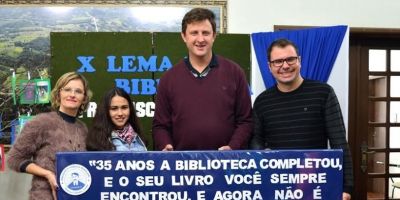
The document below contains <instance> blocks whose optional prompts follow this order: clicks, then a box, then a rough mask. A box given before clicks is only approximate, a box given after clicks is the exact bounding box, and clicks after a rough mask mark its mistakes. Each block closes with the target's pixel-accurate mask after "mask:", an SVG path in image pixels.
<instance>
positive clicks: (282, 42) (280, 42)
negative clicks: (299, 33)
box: [267, 38, 299, 61]
mask: <svg viewBox="0 0 400 200" xmlns="http://www.w3.org/2000/svg"><path fill="white" fill-rule="evenodd" d="M287 46H292V47H294V49H295V50H296V54H297V56H299V48H297V45H296V44H295V43H294V42H292V41H290V40H288V39H286V38H280V39H277V40H275V41H273V42H272V43H271V45H269V47H268V50H267V56H268V61H271V51H272V48H274V47H279V48H285V47H287Z"/></svg>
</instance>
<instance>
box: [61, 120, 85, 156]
mask: <svg viewBox="0 0 400 200" xmlns="http://www.w3.org/2000/svg"><path fill="white" fill-rule="evenodd" d="M59 114H60V117H61V120H62V121H63V128H64V133H65V134H68V138H69V139H68V142H69V143H70V145H71V150H72V151H78V150H80V147H81V144H80V143H79V141H80V135H79V133H78V127H77V126H76V125H75V132H74V133H73V135H71V133H70V132H71V131H69V130H68V129H67V122H66V121H67V119H66V118H67V116H63V115H66V114H64V113H59ZM68 117H69V116H68ZM71 124H73V123H72V122H71Z"/></svg>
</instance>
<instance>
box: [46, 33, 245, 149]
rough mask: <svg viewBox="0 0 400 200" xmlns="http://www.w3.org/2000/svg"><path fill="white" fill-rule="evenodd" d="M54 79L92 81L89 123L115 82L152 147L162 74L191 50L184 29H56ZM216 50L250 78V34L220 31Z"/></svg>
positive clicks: (52, 43)
mask: <svg viewBox="0 0 400 200" xmlns="http://www.w3.org/2000/svg"><path fill="white" fill-rule="evenodd" d="M50 46H51V68H50V74H51V75H52V76H51V85H52V86H54V85H55V82H56V81H57V79H58V78H59V77H60V76H61V75H62V74H64V73H65V72H69V71H79V72H81V73H82V74H83V75H84V76H85V77H86V78H87V79H88V81H89V85H90V88H91V89H92V91H93V94H94V95H93V99H92V102H90V104H89V108H88V111H87V112H85V113H84V114H83V116H82V120H83V121H84V122H86V123H87V125H90V122H91V119H92V118H93V116H94V114H95V110H96V107H97V105H98V104H99V100H100V98H101V97H102V95H103V94H104V92H105V91H107V90H108V89H110V88H111V87H114V86H117V87H121V88H123V89H125V90H126V91H127V92H128V93H130V94H131V97H132V98H133V101H134V102H135V104H136V109H137V114H138V116H139V117H140V122H141V124H142V127H143V131H144V133H145V136H146V139H147V141H148V144H149V149H152V141H151V123H152V117H153V116H154V108H155V105H154V98H155V95H156V93H157V91H156V89H157V85H158V81H159V78H160V77H161V76H162V74H163V73H164V72H165V71H166V70H168V69H169V68H171V67H172V66H173V65H174V64H176V63H177V62H178V61H179V60H181V59H183V57H185V56H186V55H187V49H186V46H185V44H184V43H183V41H182V38H181V34H180V33H166V32H157V33H150V32H89V33H83V32H52V33H51V34H50ZM214 51H215V53H216V54H218V55H222V56H225V57H227V58H229V59H231V60H233V61H235V62H237V63H238V64H239V65H241V67H242V68H243V70H244V71H245V73H246V75H247V80H248V81H249V79H250V66H251V64H250V35H247V34H218V35H217V39H216V41H215V44H214Z"/></svg>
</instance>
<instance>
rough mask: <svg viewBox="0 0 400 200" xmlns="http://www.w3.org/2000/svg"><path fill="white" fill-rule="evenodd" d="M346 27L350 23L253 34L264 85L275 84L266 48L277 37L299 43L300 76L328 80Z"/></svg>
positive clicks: (322, 80) (267, 86)
mask: <svg viewBox="0 0 400 200" xmlns="http://www.w3.org/2000/svg"><path fill="white" fill-rule="evenodd" d="M346 30H347V26H333V27H323V28H312V29H302V30H287V31H278V32H263V33H253V34H251V38H252V42H253V46H254V50H255V53H256V57H257V62H258V66H259V67H260V71H261V75H262V77H263V80H264V84H265V87H266V88H269V87H271V86H273V85H275V79H274V78H273V76H272V74H271V73H270V71H269V68H268V67H269V66H268V61H267V49H268V47H269V45H270V44H271V43H272V42H273V41H274V40H276V39H279V38H287V39H289V40H291V41H293V42H294V43H295V44H297V46H298V48H299V54H300V56H301V75H302V76H303V77H304V78H307V79H313V80H319V81H321V82H327V81H328V78H329V75H330V73H331V71H332V68H333V64H334V63H335V60H336V57H337V54H338V52H339V49H340V46H341V45H342V41H343V38H344V35H345V34H346Z"/></svg>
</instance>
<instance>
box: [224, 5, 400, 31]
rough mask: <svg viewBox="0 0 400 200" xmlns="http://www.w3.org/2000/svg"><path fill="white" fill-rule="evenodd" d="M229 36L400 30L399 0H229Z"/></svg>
mask: <svg viewBox="0 0 400 200" xmlns="http://www.w3.org/2000/svg"><path fill="white" fill-rule="evenodd" d="M227 10H228V33H253V32H265V31H273V26H274V25H300V26H330V25H348V26H350V27H369V28H400V14H399V10H400V1H399V0H383V1H378V0H334V1H331V0H301V1H296V0H279V1H276V0H228V9H227Z"/></svg>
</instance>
